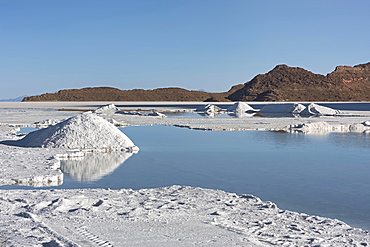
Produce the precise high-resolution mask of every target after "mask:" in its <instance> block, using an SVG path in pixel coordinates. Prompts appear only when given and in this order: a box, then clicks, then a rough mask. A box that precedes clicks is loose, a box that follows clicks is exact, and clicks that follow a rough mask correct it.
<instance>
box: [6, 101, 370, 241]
mask: <svg viewBox="0 0 370 247" xmlns="http://www.w3.org/2000/svg"><path fill="white" fill-rule="evenodd" d="M33 103H34V102H32V103H31V104H29V103H27V104H24V103H23V102H22V103H11V104H5V105H4V104H0V107H1V108H8V107H9V105H12V107H14V108H19V109H29V108H34V107H36V104H33ZM37 103H38V104H37V107H46V108H49V109H50V108H58V107H60V106H63V107H67V106H66V105H69V106H68V107H71V108H69V110H83V109H84V110H91V109H90V108H96V107H97V106H100V105H98V104H99V103H96V102H93V103H91V102H87V103H86V104H80V105H79V103H68V104H67V103H65V102H61V103H60V102H52V103H50V102H47V103H41V102H37ZM105 103H106V102H105ZM43 104H44V106H43ZM71 104H75V105H73V106H71ZM135 104H137V102H135ZM143 104H147V102H144V103H143ZM163 104H167V103H163ZM192 104H194V102H193V103H187V104H185V105H188V106H189V105H192ZM101 105H103V104H101ZM5 106H6V107H5ZM95 106H96V107H95ZM84 107H86V108H84ZM174 108H181V106H179V105H177V106H175V107H174ZM174 108H173V107H170V108H168V106H165V107H164V109H165V110H173V109H174ZM58 109H59V108H58ZM161 110H163V108H161ZM80 113H81V112H80V111H50V110H38V111H24V110H5V111H1V112H0V116H1V117H0V123H1V124H0V141H3V140H17V139H20V138H21V136H18V135H16V133H15V132H16V129H17V127H16V126H35V122H38V121H44V120H56V121H60V120H62V119H65V118H67V117H70V116H75V115H77V114H80ZM109 117H110V118H113V119H115V120H116V121H117V122H119V123H120V124H122V125H153V124H162V125H174V126H179V127H187V128H192V129H206V130H285V129H284V128H286V127H287V126H289V125H292V124H302V123H313V122H326V123H330V124H331V125H346V124H358V123H362V122H365V121H368V120H370V114H369V113H368V112H359V111H356V112H354V111H353V112H347V113H346V114H343V115H342V116H340V117H338V116H335V117H334V116H322V117H320V118H294V117H282V118H265V117H264V118H262V117H246V118H232V119H231V118H230V119H221V118H219V119H218V118H161V117H154V116H140V115H127V114H120V113H117V114H114V115H111V116H109ZM321 134H323V133H321ZM68 152H71V151H70V150H68V149H45V148H25V147H17V146H8V145H4V144H0V167H1V169H2V171H4V172H2V175H1V176H2V177H1V181H2V184H22V183H23V184H30V185H31V184H33V185H34V186H43V185H49V186H50V185H53V183H54V184H55V185H57V184H58V183H62V174H61V173H60V171H59V169H58V166H59V163H58V155H61V154H63V153H68ZM0 205H1V207H0V208H1V213H0V217H1V219H2V220H1V228H0V229H1V230H0V241H1V243H2V244H3V245H5V246H48V245H49V246H128V245H131V246H174V245H176V246H192V245H194V246H233V245H236V246H270V245H285V246H368V245H369V244H370V233H369V231H364V230H361V229H355V228H352V227H350V226H348V225H347V224H345V223H343V222H340V221H338V220H333V219H328V218H323V217H318V216H311V215H306V214H299V213H295V212H290V211H285V210H280V209H279V208H278V207H277V206H276V205H275V204H274V203H272V202H263V201H261V200H260V199H258V198H257V197H255V196H251V195H236V194H233V193H226V192H223V191H219V190H207V189H202V188H192V187H181V186H171V187H165V188H156V189H144V190H136V191H135V190H129V189H123V190H105V189H91V190H27V191H26V190H1V191H0Z"/></svg>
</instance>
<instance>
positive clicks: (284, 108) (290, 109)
mask: <svg viewBox="0 0 370 247" xmlns="http://www.w3.org/2000/svg"><path fill="white" fill-rule="evenodd" d="M305 108H306V107H305V106H304V105H302V104H298V103H284V104H270V105H266V106H264V107H263V108H262V109H261V110H260V112H261V113H292V114H299V113H301V112H302V111H303V110H304V109H305Z"/></svg>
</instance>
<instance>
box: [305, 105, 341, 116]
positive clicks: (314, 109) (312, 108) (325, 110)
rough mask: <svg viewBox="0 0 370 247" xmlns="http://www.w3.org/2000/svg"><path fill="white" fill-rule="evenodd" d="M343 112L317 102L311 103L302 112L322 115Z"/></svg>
mask: <svg viewBox="0 0 370 247" xmlns="http://www.w3.org/2000/svg"><path fill="white" fill-rule="evenodd" d="M340 113H341V112H340V111H338V110H334V109H332V108H329V107H326V106H321V105H317V104H315V103H311V104H310V105H309V106H307V108H306V109H304V110H303V111H302V112H301V113H300V114H301V115H320V116H334V115H337V114H340Z"/></svg>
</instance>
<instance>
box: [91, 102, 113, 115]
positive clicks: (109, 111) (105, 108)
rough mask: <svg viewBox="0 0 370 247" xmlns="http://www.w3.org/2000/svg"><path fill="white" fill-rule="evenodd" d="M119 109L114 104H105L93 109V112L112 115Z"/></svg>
mask: <svg viewBox="0 0 370 247" xmlns="http://www.w3.org/2000/svg"><path fill="white" fill-rule="evenodd" d="M118 111H119V109H118V108H117V107H116V106H115V105H114V104H110V105H105V106H101V107H99V108H97V109H95V110H94V111H93V113H95V114H103V115H113V114H114V113H116V112H118Z"/></svg>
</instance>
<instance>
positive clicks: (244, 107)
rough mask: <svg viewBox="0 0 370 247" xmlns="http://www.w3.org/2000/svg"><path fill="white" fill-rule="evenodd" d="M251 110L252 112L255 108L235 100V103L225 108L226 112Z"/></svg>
mask: <svg viewBox="0 0 370 247" xmlns="http://www.w3.org/2000/svg"><path fill="white" fill-rule="evenodd" d="M252 111H253V112H254V111H256V110H255V109H253V107H251V106H250V105H248V104H247V103H244V102H236V103H235V104H233V105H232V106H230V107H229V108H227V112H252Z"/></svg>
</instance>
